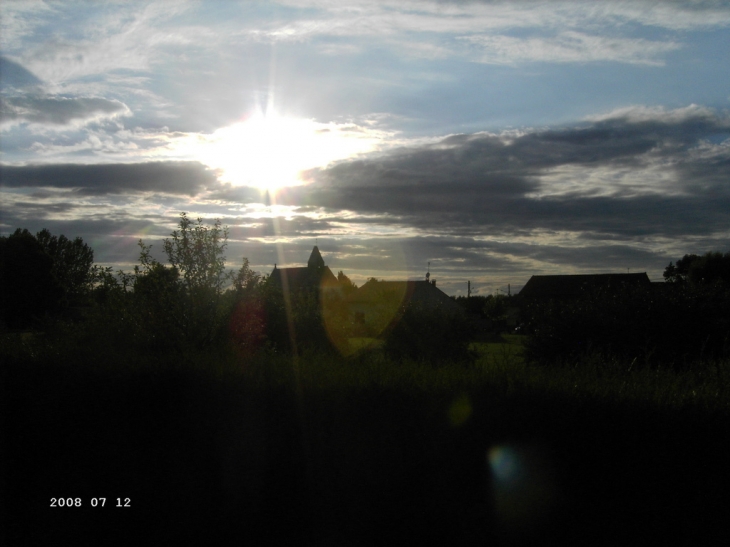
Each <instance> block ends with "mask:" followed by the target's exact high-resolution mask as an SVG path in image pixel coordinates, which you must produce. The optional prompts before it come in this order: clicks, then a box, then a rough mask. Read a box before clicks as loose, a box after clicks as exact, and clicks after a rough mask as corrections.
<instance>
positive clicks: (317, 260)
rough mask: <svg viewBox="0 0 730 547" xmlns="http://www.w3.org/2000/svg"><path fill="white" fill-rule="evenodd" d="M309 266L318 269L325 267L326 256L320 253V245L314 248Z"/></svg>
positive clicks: (308, 262)
mask: <svg viewBox="0 0 730 547" xmlns="http://www.w3.org/2000/svg"><path fill="white" fill-rule="evenodd" d="M307 266H308V267H309V268H312V269H316V270H318V269H320V268H324V258H322V255H321V254H320V253H319V247H317V246H316V245H315V246H314V249H312V254H311V255H310V256H309V260H308V261H307Z"/></svg>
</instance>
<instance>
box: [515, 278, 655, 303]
mask: <svg viewBox="0 0 730 547" xmlns="http://www.w3.org/2000/svg"><path fill="white" fill-rule="evenodd" d="M624 284H631V285H646V286H651V282H650V281H649V276H648V275H646V272H642V273H625V274H624V273H622V274H587V275H533V276H532V277H531V278H530V280H529V281H528V282H527V284H526V285H525V286H524V287H523V288H522V290H521V291H520V296H524V297H528V298H570V297H576V296H579V295H580V293H581V291H583V290H585V289H595V288H598V287H611V286H619V285H624Z"/></svg>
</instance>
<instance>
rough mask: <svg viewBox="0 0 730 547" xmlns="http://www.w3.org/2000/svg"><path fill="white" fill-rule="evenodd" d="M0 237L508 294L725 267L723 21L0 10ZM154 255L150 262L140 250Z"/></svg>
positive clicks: (581, 10) (343, 3)
mask: <svg viewBox="0 0 730 547" xmlns="http://www.w3.org/2000/svg"><path fill="white" fill-rule="evenodd" d="M0 25H1V28H0V234H1V235H8V234H10V233H12V232H13V231H14V230H15V229H16V228H27V229H29V230H31V231H32V232H37V231H39V230H41V229H42V228H48V229H49V230H50V231H51V232H52V233H53V234H64V235H66V236H67V237H76V236H80V237H82V238H83V239H84V241H85V242H86V243H88V244H89V245H90V246H91V247H92V248H93V249H94V252H95V259H96V261H97V262H98V263H100V264H102V265H105V266H112V267H113V268H114V269H115V270H116V269H120V268H121V269H125V270H129V269H131V268H132V266H133V265H134V264H135V263H136V262H137V259H138V257H139V247H138V246H137V242H138V241H139V240H140V239H142V240H143V241H144V242H145V243H147V244H152V245H153V248H152V250H153V254H156V253H159V252H160V251H161V249H162V244H161V241H162V239H163V238H165V237H167V236H169V235H170V233H171V232H172V231H173V230H174V229H175V227H176V223H177V221H178V220H179V215H180V213H181V212H183V211H184V212H187V213H188V215H189V216H190V217H192V218H198V217H200V218H203V219H204V221H205V223H207V224H212V222H213V221H214V219H216V218H219V219H220V220H221V222H222V223H223V224H224V225H226V226H228V227H229V239H228V247H227V250H226V256H227V258H228V264H229V265H230V267H231V268H238V267H239V266H240V264H241V261H242V258H243V257H247V258H248V259H249V261H250V263H251V266H252V268H253V269H254V270H256V271H258V272H260V273H262V274H268V273H270V272H271V270H272V269H273V267H274V264H277V265H278V267H285V266H300V265H305V264H306V261H307V259H308V257H309V254H310V252H311V250H312V247H313V246H314V245H315V244H316V245H318V247H319V249H320V250H321V252H322V255H323V257H324V260H325V262H326V264H327V265H328V266H330V268H331V269H332V270H333V271H334V272H335V273H337V272H338V271H340V270H342V271H344V273H345V274H347V275H348V276H349V277H350V278H351V279H352V280H353V281H354V282H355V283H356V284H358V285H361V284H362V283H364V282H365V281H366V280H367V279H368V278H370V277H376V278H378V279H390V280H399V279H424V276H425V274H426V271H427V269H428V268H430V273H431V279H435V280H436V281H437V286H438V287H440V288H441V289H442V290H444V291H445V292H446V293H447V294H449V295H465V294H466V291H467V281H470V282H471V286H472V294H481V295H488V294H503V293H505V292H507V291H508V290H510V291H511V292H512V293H515V292H517V291H519V289H520V288H521V287H522V286H523V285H524V284H525V283H526V282H527V280H528V279H529V278H530V276H531V275H545V274H578V273H622V272H632V273H635V272H647V274H648V275H649V277H650V279H651V280H652V281H661V280H662V272H663V270H664V268H665V267H666V266H667V265H668V264H669V262H670V261H676V260H677V259H678V258H681V257H682V256H683V255H684V254H688V253H696V254H701V253H704V252H707V251H713V250H714V251H722V252H730V62H728V52H730V1H714V0H713V1H710V0H708V1H685V2H672V1H666V0H665V1H661V2H650V1H642V0H632V1H630V2H628V1H610V0H606V1H602V2H587V1H586V2H579V1H568V2H557V1H552V2H544V1H531V0H523V1H520V0H512V1H509V2H501V1H496V0H495V1H491V0H484V1H477V0H474V1H456V0H454V1H443V0H442V1H435V0H433V1H428V0H418V1H411V0H397V1H395V0H394V1H390V0H386V1H382V2H372V1H365V0H353V1H348V0H282V1H277V2H274V1H270V2H255V1H246V2H235V1H218V2H185V1H175V2H172V1H170V0H165V1H153V2H142V1H136V2H73V1H63V2H50V1H29V0H23V1H14V0H6V1H5V2H3V3H2V4H0ZM157 256H158V258H160V259H163V258H164V256H163V255H161V254H157Z"/></svg>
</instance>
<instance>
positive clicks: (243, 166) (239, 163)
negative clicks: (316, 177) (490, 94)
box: [197, 114, 380, 191]
mask: <svg viewBox="0 0 730 547" xmlns="http://www.w3.org/2000/svg"><path fill="white" fill-rule="evenodd" d="M365 129H366V128H365ZM378 133H379V132H377V131H375V132H370V131H367V130H364V128H362V127H360V126H356V125H353V124H343V125H340V124H335V123H329V124H324V123H317V122H315V121H313V120H307V119H297V118H287V117H282V116H278V115H276V114H266V115H264V114H260V115H256V116H252V117H250V118H249V119H247V120H245V121H242V122H238V123H235V124H233V125H230V126H228V127H223V128H221V129H218V130H217V131H215V132H214V133H213V134H212V135H210V137H209V138H207V139H206V140H205V143H204V145H203V146H202V147H200V148H199V150H198V154H197V155H198V157H200V159H201V161H203V162H204V163H206V164H207V165H209V166H210V167H212V168H214V169H220V170H221V171H222V175H221V181H222V182H229V183H231V184H233V185H235V186H252V187H255V188H259V189H261V190H269V191H274V190H277V189H279V188H282V187H284V186H296V185H300V184H303V181H302V180H301V178H300V173H301V171H303V170H306V169H310V168H312V167H323V166H325V165H327V164H328V163H330V162H332V161H334V160H336V159H343V158H347V157H350V156H353V155H355V154H358V153H362V152H367V151H370V150H373V149H374V148H375V147H376V146H377V144H378V141H379V140H380V135H379V134H378Z"/></svg>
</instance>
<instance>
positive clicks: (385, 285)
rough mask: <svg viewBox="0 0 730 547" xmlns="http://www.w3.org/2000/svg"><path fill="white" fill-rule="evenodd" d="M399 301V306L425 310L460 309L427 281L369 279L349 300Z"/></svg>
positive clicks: (366, 301) (354, 301) (356, 301)
mask: <svg viewBox="0 0 730 547" xmlns="http://www.w3.org/2000/svg"><path fill="white" fill-rule="evenodd" d="M398 299H399V300H400V304H401V305H407V304H409V303H413V304H417V305H421V306H424V307H426V308H430V309H433V308H436V307H440V308H441V309H444V310H449V311H454V312H457V311H458V312H461V311H462V310H461V307H460V306H459V305H458V304H457V303H456V302H454V301H453V300H452V299H451V298H449V297H448V296H447V295H446V293H444V292H443V291H442V290H441V289H439V288H437V287H436V285H435V284H433V283H430V282H428V281H378V280H375V279H371V280H370V281H368V282H367V283H365V284H364V285H363V286H362V287H360V288H359V289H357V291H355V292H354V293H353V294H352V295H351V297H350V298H349V300H350V302H351V303H355V304H373V303H377V302H378V301H381V300H388V301H391V302H392V301H393V300H398Z"/></svg>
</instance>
